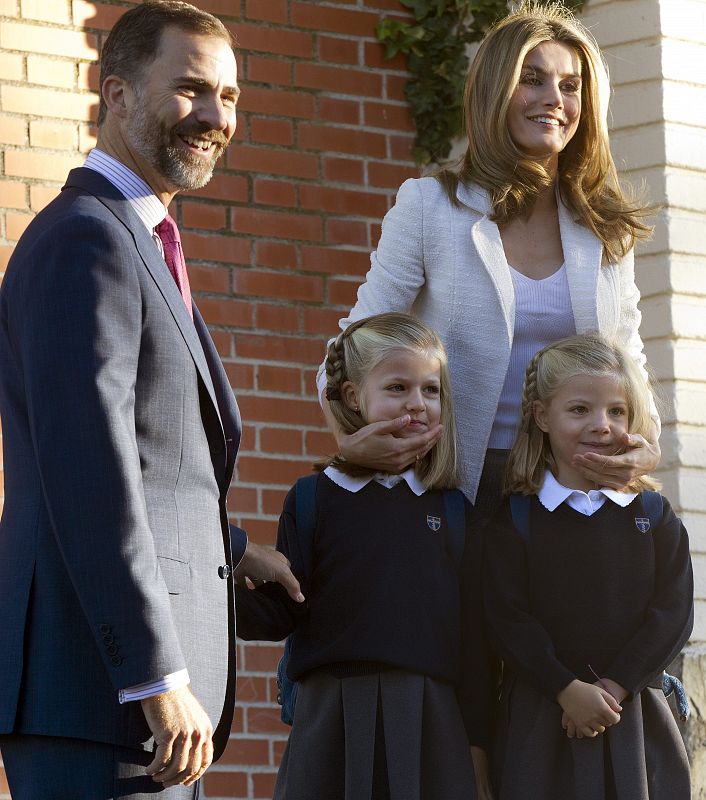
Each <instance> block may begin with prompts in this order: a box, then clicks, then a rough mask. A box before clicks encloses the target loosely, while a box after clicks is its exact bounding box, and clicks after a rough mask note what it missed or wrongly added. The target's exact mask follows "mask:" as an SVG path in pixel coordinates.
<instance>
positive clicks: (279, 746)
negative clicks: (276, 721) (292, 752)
mask: <svg viewBox="0 0 706 800" xmlns="http://www.w3.org/2000/svg"><path fill="white" fill-rule="evenodd" d="M286 747H287V740H286V739H285V740H284V741H274V742H272V755H273V756H274V761H275V764H279V763H280V762H281V761H282V756H283V755H284V750H285V748H286Z"/></svg>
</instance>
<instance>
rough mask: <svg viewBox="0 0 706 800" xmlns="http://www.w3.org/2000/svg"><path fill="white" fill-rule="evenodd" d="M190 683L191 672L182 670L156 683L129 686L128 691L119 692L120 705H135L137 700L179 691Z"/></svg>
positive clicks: (149, 682) (121, 690)
mask: <svg viewBox="0 0 706 800" xmlns="http://www.w3.org/2000/svg"><path fill="white" fill-rule="evenodd" d="M189 683H190V681H189V671H188V670H186V669H180V670H179V672H172V673H170V674H169V675H165V676H164V677H163V678H157V680H154V681H147V682H146V683H138V684H137V686H128V688H127V689H120V691H119V692H118V702H119V703H121V704H122V703H133V702H134V701H135V700H144V699H145V698H147V697H154V696H155V695H157V694H162V693H163V692H169V691H171V690H172V689H179V688H180V687H182V686H187V685H188V684H189Z"/></svg>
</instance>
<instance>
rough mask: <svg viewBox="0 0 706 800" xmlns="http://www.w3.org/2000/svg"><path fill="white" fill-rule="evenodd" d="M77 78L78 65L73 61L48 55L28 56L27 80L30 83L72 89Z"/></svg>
mask: <svg viewBox="0 0 706 800" xmlns="http://www.w3.org/2000/svg"><path fill="white" fill-rule="evenodd" d="M75 79H76V65H75V64H74V62H73V61H62V60H60V59H58V58H48V57H47V56H37V55H29V56H27V81H28V82H29V83H38V84H40V85H42V86H56V87H59V88H61V89H72V88H73V86H74V82H75Z"/></svg>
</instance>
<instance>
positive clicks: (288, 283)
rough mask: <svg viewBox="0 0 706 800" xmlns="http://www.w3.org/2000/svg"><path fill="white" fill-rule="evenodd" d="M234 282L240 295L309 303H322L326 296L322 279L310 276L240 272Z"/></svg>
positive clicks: (253, 271) (235, 276)
mask: <svg viewBox="0 0 706 800" xmlns="http://www.w3.org/2000/svg"><path fill="white" fill-rule="evenodd" d="M234 280H235V292H236V293H237V294H240V295H255V296H256V297H280V298H282V299H286V300H307V301H309V300H311V301H321V300H323V295H324V287H323V281H322V280H321V278H317V277H313V276H309V275H283V274H282V273H281V272H260V271H257V270H240V271H238V272H236V273H235V275H234Z"/></svg>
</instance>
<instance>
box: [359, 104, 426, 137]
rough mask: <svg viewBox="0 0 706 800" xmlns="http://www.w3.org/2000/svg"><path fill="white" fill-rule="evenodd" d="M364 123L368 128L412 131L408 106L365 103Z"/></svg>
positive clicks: (412, 125) (412, 123)
mask: <svg viewBox="0 0 706 800" xmlns="http://www.w3.org/2000/svg"><path fill="white" fill-rule="evenodd" d="M364 114H365V124H366V125H367V126H368V127H370V128H391V129H392V130H397V131H413V130H414V121H413V120H412V115H411V114H410V111H409V106H408V105H407V104H406V103H405V104H404V105H399V106H393V105H390V104H389V103H366V104H365V106H364Z"/></svg>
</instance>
